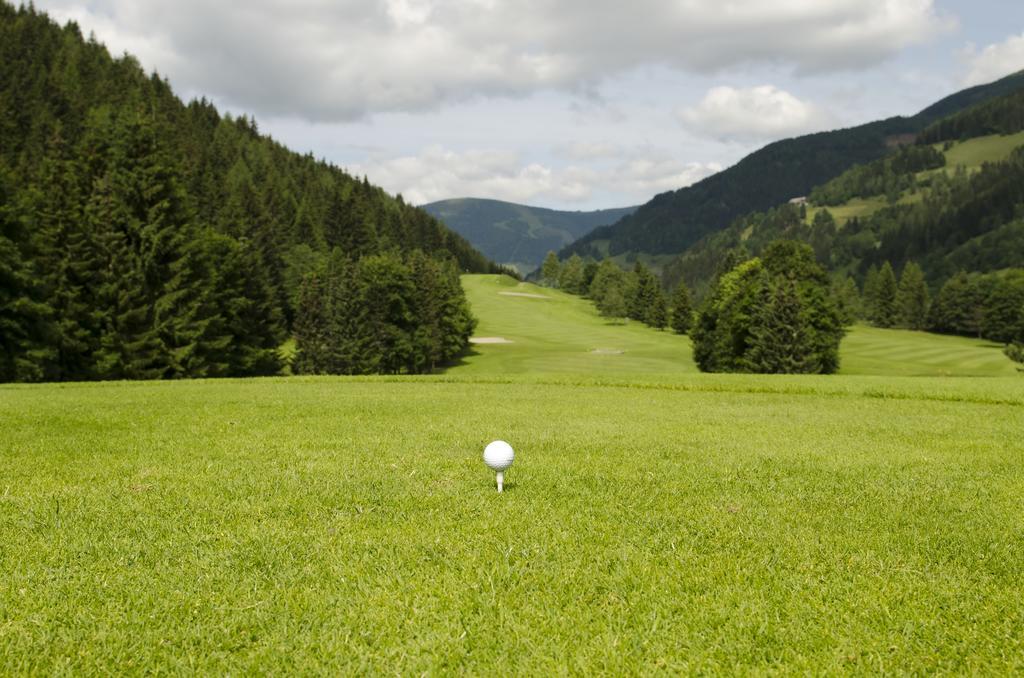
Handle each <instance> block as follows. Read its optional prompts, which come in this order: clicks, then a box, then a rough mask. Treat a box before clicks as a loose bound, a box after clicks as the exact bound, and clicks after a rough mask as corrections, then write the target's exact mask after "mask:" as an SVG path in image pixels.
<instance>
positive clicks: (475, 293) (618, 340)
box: [450, 275, 697, 375]
mask: <svg viewBox="0 0 1024 678" xmlns="http://www.w3.org/2000/svg"><path fill="white" fill-rule="evenodd" d="M462 286H463V288H464V289H465V290H466V296H467V298H468V299H469V303H470V306H471V308H472V309H473V314H474V315H475V316H476V317H477V318H478V319H479V321H480V324H479V325H478V326H477V329H476V335H477V336H478V337H502V338H504V339H507V340H508V341H509V342H510V343H507V344H499V345H476V346H474V348H473V355H470V356H469V357H467V358H466V359H465V360H464V364H463V365H460V366H457V367H455V368H453V369H452V370H450V372H451V373H452V374H459V375H475V374H612V375H614V374H620V375H621V374H685V373H694V372H696V371H697V367H696V365H694V363H693V357H692V356H693V353H692V349H691V347H690V340H689V339H687V338H686V337H681V336H678V335H675V334H673V333H672V332H670V331H661V332H659V331H658V330H653V329H651V328H649V327H647V326H645V325H643V324H641V323H639V322H636V321H632V320H631V321H628V322H627V321H615V322H613V321H611V320H609V319H608V318H602V317H601V316H599V315H598V313H597V311H596V310H595V309H594V306H593V304H591V303H590V302H589V301H587V300H585V299H581V298H580V297H576V296H573V295H571V294H566V293H564V292H560V291H558V290H553V289H548V288H543V287H538V286H536V285H531V284H529V283H518V282H516V281H515V280H513V279H512V278H509V277H507V276H498V275H465V276H462ZM623 323H625V324H623Z"/></svg>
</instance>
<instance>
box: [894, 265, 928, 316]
mask: <svg viewBox="0 0 1024 678" xmlns="http://www.w3.org/2000/svg"><path fill="white" fill-rule="evenodd" d="M930 305H931V298H930V297H929V295H928V286H927V285H926V284H925V282H924V272H922V271H921V267H920V266H918V265H917V264H915V263H914V262H912V261H911V262H908V263H907V265H906V266H904V267H903V273H902V275H901V276H900V284H899V289H898V290H897V293H896V307H897V308H898V310H899V321H900V324H902V325H904V326H905V327H909V328H910V329H912V330H923V329H924V328H925V327H926V326H927V324H928V307H929V306H930Z"/></svg>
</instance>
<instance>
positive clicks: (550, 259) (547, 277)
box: [540, 252, 562, 287]
mask: <svg viewBox="0 0 1024 678" xmlns="http://www.w3.org/2000/svg"><path fill="white" fill-rule="evenodd" d="M540 275H541V281H542V282H543V283H544V284H545V285H547V286H548V287H557V286H558V280H559V278H561V276H562V264H561V263H560V262H559V261H558V255H557V254H555V253H554V252H548V254H547V256H546V257H544V263H543V264H542V265H541V267H540Z"/></svg>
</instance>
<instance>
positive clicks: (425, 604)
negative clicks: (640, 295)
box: [0, 277, 1024, 675]
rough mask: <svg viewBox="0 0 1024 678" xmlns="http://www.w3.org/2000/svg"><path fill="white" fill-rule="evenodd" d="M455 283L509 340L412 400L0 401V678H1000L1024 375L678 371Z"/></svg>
mask: <svg viewBox="0 0 1024 678" xmlns="http://www.w3.org/2000/svg"><path fill="white" fill-rule="evenodd" d="M465 282H466V287H467V290H468V292H469V296H470V299H471V301H472V303H473V305H474V309H475V310H476V312H477V313H478V315H480V316H481V318H482V322H481V325H480V331H479V332H478V334H480V335H481V336H504V337H506V338H508V339H511V340H513V341H515V342H516V343H512V344H502V345H483V346H480V347H479V348H478V352H477V354H476V355H473V356H470V357H469V358H467V360H466V361H465V364H464V365H461V366H459V367H456V368H454V369H452V370H450V371H449V372H448V373H447V374H443V375H437V376H431V377H419V378H416V377H404V378H327V377H325V378H304V377H290V378H274V379H260V380H222V381H193V382H176V383H168V382H163V383H159V382H157V383H153V382H150V383H109V384H63V385H40V386H11V385H0V426H2V429H0V469H2V474H0V675H10V674H59V675H80V674H85V675H89V674H118V675H121V674H139V673H158V674H171V673H192V674H196V673H198V674H203V675H209V674H213V675H224V674H253V673H259V674H278V675H292V674H309V673H326V674H351V673H358V674H382V673H389V674H401V675H409V674H422V673H465V674H472V675H493V674H502V673H518V674H525V675H550V674H570V673H578V674H595V673H600V674H622V673H630V674H635V673H653V672H656V671H665V672H668V673H804V674H812V675H819V674H836V673H840V674H845V673H869V672H870V673H882V672H885V673H936V672H944V673H974V674H1008V673H1014V672H1021V671H1024V606H1022V605H1021V602H1020V601H1021V599H1022V596H1024V584H1022V581H1021V577H1020V572H1021V571H1024V527H1022V526H1024V502H1022V501H1021V496H1022V493H1024V437H1022V436H1021V431H1022V430H1024V378H1021V377H1019V376H1014V377H1007V378H1000V377H992V378H962V377H961V378H941V377H924V378H920V377H919V378H909V377H901V376H898V375H900V374H917V373H935V372H936V371H950V372H951V373H956V374H964V373H977V374H1008V373H1010V372H1007V370H1006V369H1004V368H1005V365H1001V364H999V363H998V362H997V361H995V360H994V359H993V360H992V361H986V360H984V359H982V358H983V357H985V358H991V356H993V355H1000V354H999V352H998V350H996V349H993V348H989V347H985V346H984V345H980V344H978V342H970V341H966V340H957V339H951V338H946V337H931V336H928V335H921V334H919V333H910V332H892V331H884V330H871V329H867V328H856V329H855V330H854V332H853V333H851V335H850V337H849V338H848V339H847V340H846V344H844V361H845V369H850V370H863V371H876V372H880V373H882V374H884V376H856V375H840V376H834V377H757V376H743V375H702V374H696V373H693V372H692V370H693V367H692V362H691V361H689V359H688V351H689V349H688V346H689V345H688V343H687V340H686V339H685V338H680V337H675V336H672V335H670V334H667V333H658V332H655V331H652V330H649V329H645V328H641V327H635V326H626V327H622V326H612V325H607V324H605V323H604V321H603V320H601V319H600V318H597V317H596V316H593V315H592V312H591V311H589V310H588V309H589V307H588V306H587V304H586V302H584V301H582V300H579V299H574V298H569V297H567V296H566V295H561V294H559V293H557V292H553V291H550V290H539V289H537V288H533V287H529V286H517V285H516V284H515V283H514V282H511V281H508V280H507V279H499V278H495V277H478V278H470V279H466V281H465ZM510 291H511V292H517V293H520V294H543V295H545V296H547V297H548V298H546V299H537V298H533V297H522V296H509V295H507V294H504V295H503V294H499V292H510ZM496 314H497V315H496ZM499 316H500V317H499ZM894 338H895V340H894ZM887 343H888V344H889V345H891V346H892V356H890V357H886V356H885V355H883V354H880V353H879V349H880V347H881V346H883V345H886V344H887ZM595 347H596V348H605V349H617V350H625V353H622V354H608V353H604V354H593V353H590V352H589V351H590V350H591V349H592V348H595ZM681 358H686V359H685V360H684V359H681ZM604 359H608V360H609V362H601V361H602V360H604ZM616 361H617V362H616ZM584 370H587V371H589V372H590V373H589V374H587V373H584ZM496 438H503V439H507V440H508V441H509V442H511V443H512V444H513V445H514V446H515V448H516V453H517V458H516V462H515V465H514V466H513V467H512V469H511V470H510V471H509V472H508V474H507V478H506V492H505V493H504V494H503V495H498V494H497V493H496V492H495V491H494V485H493V483H494V476H493V474H492V473H490V472H489V471H488V470H487V469H486V468H485V467H484V466H483V464H482V462H481V460H480V455H481V451H482V449H483V446H484V445H485V444H486V443H487V442H489V441H490V440H493V439H496Z"/></svg>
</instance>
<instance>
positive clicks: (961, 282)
mask: <svg viewBox="0 0 1024 678" xmlns="http://www.w3.org/2000/svg"><path fill="white" fill-rule="evenodd" d="M984 304H985V295H984V293H983V291H982V290H981V289H980V288H979V286H978V285H977V283H976V282H975V280H974V279H972V278H971V277H970V276H969V275H967V273H966V272H964V271H961V272H960V273H958V274H957V275H955V276H953V277H952V278H950V279H949V280H947V281H946V283H945V284H944V285H943V286H942V288H941V289H940V290H939V294H938V296H937V297H936V298H935V303H934V304H932V308H931V313H930V314H929V317H928V326H929V329H931V330H933V331H935V332H948V333H951V334H964V335H968V336H979V335H980V334H981V327H982V325H981V321H982V310H983V308H984Z"/></svg>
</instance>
